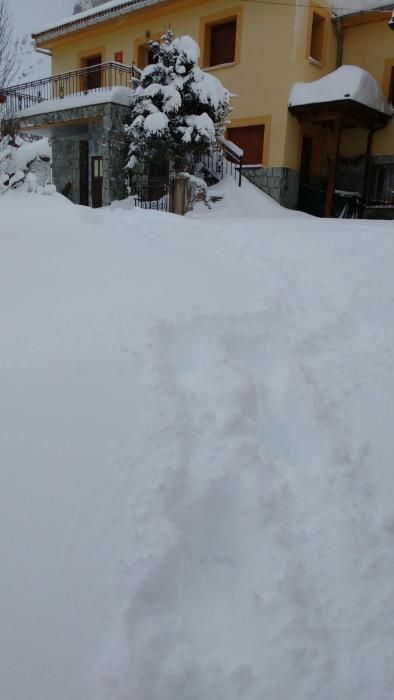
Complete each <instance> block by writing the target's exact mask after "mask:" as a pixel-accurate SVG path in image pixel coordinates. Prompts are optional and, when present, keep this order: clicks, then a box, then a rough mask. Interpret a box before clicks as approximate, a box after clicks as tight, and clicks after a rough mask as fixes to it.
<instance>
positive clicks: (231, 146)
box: [220, 139, 244, 158]
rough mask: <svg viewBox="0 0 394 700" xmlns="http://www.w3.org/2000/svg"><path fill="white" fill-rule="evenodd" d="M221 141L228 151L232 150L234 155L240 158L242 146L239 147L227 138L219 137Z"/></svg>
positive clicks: (242, 153)
mask: <svg viewBox="0 0 394 700" xmlns="http://www.w3.org/2000/svg"><path fill="white" fill-rule="evenodd" d="M220 141H221V143H223V145H224V146H226V148H228V149H229V151H232V152H233V153H234V155H235V156H238V158H242V157H243V155H244V152H243V148H240V147H239V146H237V144H236V143H234V142H233V141H229V139H220Z"/></svg>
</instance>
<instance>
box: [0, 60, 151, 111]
mask: <svg viewBox="0 0 394 700" xmlns="http://www.w3.org/2000/svg"><path fill="white" fill-rule="evenodd" d="M139 75H140V71H139V69H138V68H137V67H136V66H134V65H131V66H127V65H124V64H123V63H115V62H113V61H109V62H107V63H100V64H98V65H95V66H87V67H85V68H80V69H78V70H73V71H69V72H68V73H61V74H59V75H52V76H51V77H49V78H43V79H42V80H34V81H33V82H30V83H22V84H20V85H14V86H12V87H8V88H4V89H1V88H0V104H1V105H3V108H4V109H5V113H6V116H8V115H9V116H14V115H17V114H18V112H21V111H22V110H24V109H28V108H29V107H34V106H35V105H37V104H39V103H41V102H44V101H49V100H61V99H64V98H65V97H76V96H78V95H81V94H82V95H83V94H87V93H89V92H93V91H94V92H102V91H103V90H108V89H111V88H114V87H130V88H131V87H133V79H135V78H138V77H139Z"/></svg>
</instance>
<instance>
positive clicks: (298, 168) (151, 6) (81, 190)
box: [9, 0, 394, 215]
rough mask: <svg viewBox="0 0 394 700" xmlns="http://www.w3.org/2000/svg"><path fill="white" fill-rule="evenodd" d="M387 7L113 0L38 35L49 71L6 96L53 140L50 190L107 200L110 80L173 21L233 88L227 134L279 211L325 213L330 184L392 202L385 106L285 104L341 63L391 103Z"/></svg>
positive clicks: (113, 152) (118, 176) (112, 119)
mask: <svg viewBox="0 0 394 700" xmlns="http://www.w3.org/2000/svg"><path fill="white" fill-rule="evenodd" d="M390 16H391V11H390V10H389V9H388V10H387V11H384V12H382V11H376V12H367V13H358V14H352V15H345V16H343V17H333V16H332V14H331V12H330V10H329V8H328V7H327V8H326V7H325V6H324V4H322V3H321V2H316V3H315V2H313V0H311V2H310V3H308V2H306V3H294V4H293V3H286V2H283V0H270V2H266V1H265V0H123V1H122V0H120V1H119V2H117V1H115V0H112V1H111V2H106V3H104V4H103V5H99V6H97V7H96V8H94V9H92V10H89V11H86V12H83V13H80V14H78V15H74V16H73V17H71V18H69V19H67V20H64V21H61V22H59V23H58V24H56V25H54V26H50V27H47V28H44V29H42V31H40V32H39V33H37V34H36V35H34V39H35V42H36V47H37V49H38V50H40V51H44V52H46V53H49V54H50V55H51V60H52V76H51V78H48V80H46V81H38V82H36V83H31V84H27V85H23V86H16V87H14V88H12V89H11V90H10V91H9V99H10V101H11V102H12V104H13V107H14V111H15V110H16V111H19V115H18V116H19V119H20V128H21V129H22V130H25V131H26V130H29V131H34V130H36V131H37V133H48V134H50V135H51V137H52V143H53V172H54V181H55V184H56V185H57V187H58V189H59V190H60V191H64V192H65V193H66V194H67V195H68V196H69V197H70V198H71V199H72V200H73V201H75V202H80V203H83V204H91V205H93V206H100V205H101V204H108V203H109V202H110V201H111V200H112V199H114V198H116V197H118V196H121V195H122V191H123V187H124V183H123V180H124V176H123V171H122V165H123V161H122V158H123V149H124V144H123V128H122V124H123V121H124V119H125V115H126V113H127V100H126V98H125V93H124V92H122V90H121V89H120V90H119V88H122V86H123V87H124V88H126V86H128V85H129V84H130V78H131V76H133V75H135V74H136V72H137V68H143V67H144V66H145V65H146V64H147V63H148V62H149V60H150V57H149V53H148V48H147V46H148V44H147V42H148V40H149V39H157V38H159V37H160V36H161V35H162V33H163V30H164V29H165V28H167V27H168V26H170V27H171V28H172V29H173V30H174V32H175V33H176V35H178V36H179V35H190V36H191V37H193V38H194V39H195V40H196V41H197V42H198V43H199V45H200V49H201V65H202V67H203V68H204V69H205V70H207V71H212V72H213V73H214V74H215V75H216V76H217V77H218V78H219V79H220V80H221V82H222V83H223V84H224V85H225V87H226V88H228V89H229V90H230V91H231V92H232V93H233V94H234V96H235V97H234V99H233V108H234V109H233V112H232V114H231V124H230V125H229V128H228V135H227V136H228V139H229V140H230V141H232V142H234V143H235V144H236V145H237V146H239V147H240V148H242V149H243V151H244V159H243V173H244V174H245V175H246V176H247V177H248V178H249V179H250V180H251V181H252V182H254V183H255V184H257V185H258V186H259V187H261V188H262V189H263V190H265V191H266V192H268V193H269V194H270V195H271V196H273V197H274V198H275V199H277V200H278V201H279V202H280V203H282V204H284V205H285V206H288V207H291V208H296V207H297V206H298V205H300V206H301V207H302V208H306V209H309V210H311V211H314V210H316V213H319V214H323V212H324V210H325V211H326V214H328V215H330V214H331V213H332V211H333V207H334V204H335V201H334V200H335V198H338V197H340V194H339V193H338V192H337V190H341V191H344V190H346V191H349V190H351V191H352V192H355V193H357V192H358V193H359V194H358V196H359V200H361V199H362V200H363V201H362V202H360V201H358V203H357V206H358V207H359V208H360V207H361V205H367V204H371V205H372V204H374V205H376V206H379V207H380V208H381V209H383V208H384V209H385V212H386V211H392V210H390V207H389V206H388V204H389V203H388V201H386V200H388V199H389V194H390V185H389V184H387V183H389V181H390V182H391V180H390V177H391V170H392V168H393V167H394V166H393V165H392V163H394V142H393V128H394V127H393V125H392V123H391V120H390V112H389V110H388V108H387V105H385V106H384V107H379V105H378V103H376V104H377V105H378V106H376V105H375V104H373V105H372V106H371V105H365V104H361V105H359V106H358V107H357V104H356V107H355V103H357V99H356V101H355V100H354V99H353V95H352V94H351V93H350V92H349V93H344V94H343V96H342V97H341V99H338V100H336V102H337V103H338V104H336V111H335V110H334V109H333V108H332V105H327V104H326V102H324V101H323V102H322V101H321V99H320V103H319V101H318V102H317V103H313V102H311V101H310V100H309V101H307V102H306V103H305V104H301V103H300V101H299V100H298V103H297V104H290V106H289V96H290V94H291V92H292V88H293V86H294V84H298V83H311V84H313V83H315V84H316V86H317V88H316V89H317V90H318V89H319V84H318V83H317V82H316V81H319V80H320V79H321V78H324V77H325V76H327V75H329V74H333V75H335V73H334V71H335V70H336V69H337V68H339V67H340V66H341V65H342V64H350V65H355V66H359V67H360V68H362V69H363V71H366V72H367V73H368V74H369V75H370V77H371V80H373V79H374V80H375V81H376V83H377V84H379V85H380V87H381V89H382V90H383V92H384V94H385V97H386V99H387V100H388V101H390V102H391V101H392V98H393V93H394V90H393V75H394V71H393V67H394V35H393V34H392V33H391V32H390V30H389V27H388V20H389V18H390ZM367 47H369V48H367ZM360 75H361V74H360ZM371 84H372V83H371ZM375 87H376V85H375ZM114 88H117V89H114ZM301 92H302V90H301ZM92 94H94V95H96V98H94V99H92ZM310 94H311V96H312V99H313V94H314V93H313V90H312V91H311V93H310ZM81 95H82V96H83V97H82V99H81ZM346 95H347V96H346ZM74 98H75V99H74ZM85 98H86V99H85ZM84 99H85V102H84ZM73 100H74V101H73ZM331 102H333V100H332V99H331ZM350 103H352V104H350ZM379 104H380V103H379ZM349 105H350V107H352V109H350V107H349ZM324 108H326V109H324ZM378 129H379V131H376V133H374V132H375V130H378ZM121 164H122V165H121ZM379 167H380V170H379ZM367 180H368V182H367ZM372 181H373V182H372ZM370 182H371V183H372V184H370ZM393 184H394V180H393ZM373 187H375V190H374V195H375V198H374V199H373V198H372V199H371V201H370V199H368V198H370V195H371V192H372V190H373ZM379 187H380V190H382V188H383V191H384V192H383V195H384V196H383V199H384V198H385V202H383V201H382V202H380V204H378V199H379V197H378V194H379V193H377V190H378V189H379ZM368 188H369V189H368ZM381 195H382V192H380V195H379V196H381ZM381 199H382V197H381ZM328 200H329V201H328ZM344 201H345V200H344ZM385 204H386V205H387V206H385ZM393 205H394V200H393ZM319 207H320V209H319ZM364 210H365V211H366V208H365V207H364ZM374 211H375V210H374Z"/></svg>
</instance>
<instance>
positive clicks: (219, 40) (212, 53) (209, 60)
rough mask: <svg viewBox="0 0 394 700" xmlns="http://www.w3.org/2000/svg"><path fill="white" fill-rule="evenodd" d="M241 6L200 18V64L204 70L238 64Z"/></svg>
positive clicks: (241, 31) (241, 27) (241, 28)
mask: <svg viewBox="0 0 394 700" xmlns="http://www.w3.org/2000/svg"><path fill="white" fill-rule="evenodd" d="M242 34H243V6H242V5H236V6H234V7H229V8H228V9H227V10H225V11H221V12H215V13H214V14H211V15H206V16H205V17H200V46H201V55H202V58H201V63H202V65H203V66H205V67H206V68H214V67H215V66H223V65H227V66H228V65H231V64H234V63H240V60H241V42H242Z"/></svg>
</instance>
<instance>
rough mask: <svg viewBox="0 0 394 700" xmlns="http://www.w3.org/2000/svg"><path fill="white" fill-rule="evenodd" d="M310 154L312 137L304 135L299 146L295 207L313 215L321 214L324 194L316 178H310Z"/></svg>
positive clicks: (311, 154) (311, 151) (311, 152)
mask: <svg viewBox="0 0 394 700" xmlns="http://www.w3.org/2000/svg"><path fill="white" fill-rule="evenodd" d="M312 156H313V139H312V138H311V137H310V136H304V137H303V139H302V146H301V160H300V186H299V190H298V204H297V209H299V210H300V211H304V212H306V213H307V214H313V216H323V213H324V202H325V199H326V194H325V192H324V190H323V189H322V187H321V185H320V186H319V184H317V183H316V178H312ZM313 180H315V182H314V181H313Z"/></svg>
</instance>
